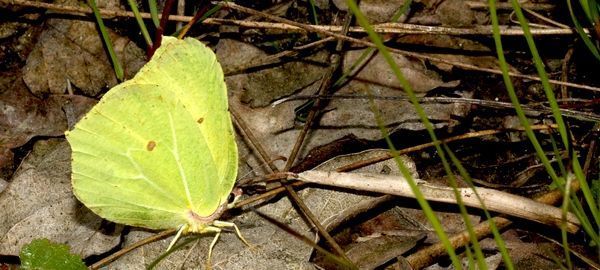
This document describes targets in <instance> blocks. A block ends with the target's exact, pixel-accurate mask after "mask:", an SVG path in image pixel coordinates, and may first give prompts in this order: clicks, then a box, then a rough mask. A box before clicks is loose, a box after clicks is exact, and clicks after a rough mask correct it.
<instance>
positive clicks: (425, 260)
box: [406, 180, 579, 269]
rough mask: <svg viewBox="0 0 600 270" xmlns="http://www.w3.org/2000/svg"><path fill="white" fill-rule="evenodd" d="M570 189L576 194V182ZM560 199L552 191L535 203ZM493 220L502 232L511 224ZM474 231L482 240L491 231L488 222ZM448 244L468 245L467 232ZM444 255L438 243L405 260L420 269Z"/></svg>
mask: <svg viewBox="0 0 600 270" xmlns="http://www.w3.org/2000/svg"><path fill="white" fill-rule="evenodd" d="M571 188H572V190H573V192H576V191H577V190H578V189H579V183H578V182H577V180H574V181H573V183H572V184H571ZM561 198H562V191H560V190H554V191H551V192H548V193H546V194H544V195H542V196H540V197H538V198H536V199H535V201H537V202H541V203H544V204H550V205H554V204H556V203H557V202H559V201H560V200H561ZM493 220H494V224H495V225H496V228H497V229H498V230H502V229H503V228H506V227H507V226H509V225H510V224H512V221H511V220H509V219H507V218H504V217H502V216H498V217H494V218H493ZM474 231H475V236H476V237H477V239H483V238H484V237H486V236H488V235H490V234H491V232H492V229H491V226H490V222H489V220H486V221H484V222H482V223H479V224H477V225H476V226H475V228H474ZM450 243H451V244H452V246H453V247H454V248H455V249H456V248H459V247H462V246H464V245H467V244H468V243H469V232H468V231H463V232H461V233H458V234H455V235H453V236H451V237H450ZM444 255H446V248H445V247H444V246H443V245H442V244H441V243H439V242H438V243H436V244H433V245H431V246H428V247H426V248H424V249H421V250H419V251H417V252H415V253H413V254H411V255H409V256H408V257H406V260H407V261H408V263H410V265H411V266H412V267H413V268H414V269H421V268H424V267H426V266H428V265H431V264H433V263H435V261H436V260H437V258H439V257H440V256H444Z"/></svg>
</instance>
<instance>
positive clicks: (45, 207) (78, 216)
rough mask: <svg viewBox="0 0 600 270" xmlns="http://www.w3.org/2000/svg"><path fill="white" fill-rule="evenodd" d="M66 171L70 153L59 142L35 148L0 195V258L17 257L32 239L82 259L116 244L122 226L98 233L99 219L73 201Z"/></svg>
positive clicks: (61, 142)
mask: <svg viewBox="0 0 600 270" xmlns="http://www.w3.org/2000/svg"><path fill="white" fill-rule="evenodd" d="M70 167H71V151H70V147H69V145H68V143H67V142H66V141H65V140H64V139H50V140H47V141H38V142H36V143H35V145H34V147H33V151H32V152H31V153H30V154H29V155H28V156H27V157H26V158H25V160H24V161H23V163H22V164H21V166H20V168H19V169H18V170H17V172H16V173H15V175H14V177H13V179H12V180H11V181H10V183H9V185H8V187H7V188H6V190H4V192H2V193H0V216H2V219H0V254H4V255H13V256H17V255H18V254H19V251H20V249H21V247H22V246H23V245H25V244H27V243H29V242H31V240H33V239H37V238H47V239H49V240H51V241H54V242H58V243H65V244H68V245H69V246H70V247H71V251H72V252H74V253H76V254H79V255H81V256H83V257H87V256H90V255H98V254H101V253H104V252H106V251H108V250H110V249H112V248H113V247H115V246H116V245H118V244H119V234H120V231H121V228H122V227H121V226H117V227H116V228H114V227H113V229H112V230H105V229H103V227H102V224H103V223H104V222H103V221H102V219H101V218H100V217H98V216H96V215H95V214H94V213H92V212H91V211H90V210H88V209H87V208H85V206H83V205H82V204H81V203H79V202H78V201H77V199H76V198H75V196H73V193H72V190H71V168H70ZM104 228H106V227H104Z"/></svg>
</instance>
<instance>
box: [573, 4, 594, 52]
mask: <svg viewBox="0 0 600 270" xmlns="http://www.w3.org/2000/svg"><path fill="white" fill-rule="evenodd" d="M571 1H572V0H567V8H568V9H569V14H570V15H571V20H572V21H573V25H575V30H577V33H578V34H579V36H580V37H581V39H582V40H583V44H585V46H586V47H587V48H588V50H589V51H590V52H591V53H592V55H594V57H596V59H597V60H598V61H600V52H599V51H598V47H596V45H595V44H594V42H593V41H592V39H590V37H589V36H588V34H587V33H585V31H584V30H583V27H582V26H581V24H580V23H579V20H578V19H577V16H575V12H574V11H573V5H572V3H571Z"/></svg>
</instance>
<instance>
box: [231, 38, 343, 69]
mask: <svg viewBox="0 0 600 270" xmlns="http://www.w3.org/2000/svg"><path fill="white" fill-rule="evenodd" d="M332 40H335V38H332V37H328V38H324V39H320V40H317V41H315V42H311V43H309V44H306V45H302V46H298V47H294V49H293V50H286V51H282V52H279V53H276V54H272V55H268V56H266V57H262V58H259V59H256V60H253V61H250V62H249V63H246V64H243V65H240V66H237V67H231V68H228V69H226V70H224V71H223V73H224V74H225V76H230V75H235V74H239V73H241V72H243V71H245V70H247V69H250V68H256V67H260V66H264V65H269V64H274V63H276V62H277V61H278V60H279V58H282V57H286V56H294V55H296V54H298V51H299V50H305V49H309V48H313V47H316V46H319V45H321V44H323V43H326V42H329V41H332Z"/></svg>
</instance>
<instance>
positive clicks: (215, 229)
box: [206, 227, 221, 269]
mask: <svg viewBox="0 0 600 270" xmlns="http://www.w3.org/2000/svg"><path fill="white" fill-rule="evenodd" d="M206 229H207V231H212V232H215V238H213V240H212V242H211V243H210V246H209V247H208V258H207V259H206V269H211V268H212V263H211V258H212V251H213V248H214V247H215V245H216V244H217V241H219V236H221V229H220V228H217V227H208V228H206Z"/></svg>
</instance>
